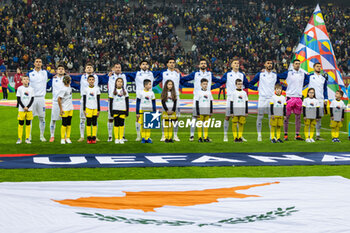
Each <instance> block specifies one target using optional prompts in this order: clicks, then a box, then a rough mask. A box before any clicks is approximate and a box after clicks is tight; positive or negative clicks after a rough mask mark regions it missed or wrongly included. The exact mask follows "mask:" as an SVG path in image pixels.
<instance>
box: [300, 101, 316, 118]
mask: <svg viewBox="0 0 350 233" xmlns="http://www.w3.org/2000/svg"><path fill="white" fill-rule="evenodd" d="M303 107H305V116H304V117H306V118H308V119H316V117H317V108H318V109H320V104H319V101H318V99H316V98H313V99H310V98H309V97H307V98H305V99H304V101H303ZM318 111H320V110H318Z"/></svg>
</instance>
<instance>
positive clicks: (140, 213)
mask: <svg viewBox="0 0 350 233" xmlns="http://www.w3.org/2000/svg"><path fill="white" fill-rule="evenodd" d="M349 193H350V181H349V180H348V179H345V178H342V177H293V178H218V179H175V180H122V181H80V182H78V181H75V182H24V183H21V182H17V183H7V182H5V183H0V208H1V210H2V211H1V212H0V219H1V221H0V229H1V231H2V232H7V233H10V232H27V233H30V232H35V233H37V232H50V233H51V232H85V233H86V232H104V233H106V232H118V233H123V232H127V233H130V232H142V233H148V232H152V233H154V232H162V233H168V232H171V233H175V232H190V233H193V232H201V233H202V232H203V233H205V232H208V233H212V232H229V233H233V232H260V233H261V232H269V233H270V232H284V233H285V232H293V233H294V232H308V233H311V232H317V233H318V232H348V230H349V229H350V221H349V216H350V202H349Z"/></svg>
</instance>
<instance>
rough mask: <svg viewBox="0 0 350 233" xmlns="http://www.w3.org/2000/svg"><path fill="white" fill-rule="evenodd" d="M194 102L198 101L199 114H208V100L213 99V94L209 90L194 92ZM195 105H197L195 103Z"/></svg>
mask: <svg viewBox="0 0 350 233" xmlns="http://www.w3.org/2000/svg"><path fill="white" fill-rule="evenodd" d="M194 100H195V104H197V101H198V103H199V114H200V115H209V114H210V102H211V101H212V100H213V95H212V94H211V91H210V90H208V89H207V90H206V91H204V90H202V89H200V90H199V91H197V92H196V94H195V96H194ZM196 106H197V105H196Z"/></svg>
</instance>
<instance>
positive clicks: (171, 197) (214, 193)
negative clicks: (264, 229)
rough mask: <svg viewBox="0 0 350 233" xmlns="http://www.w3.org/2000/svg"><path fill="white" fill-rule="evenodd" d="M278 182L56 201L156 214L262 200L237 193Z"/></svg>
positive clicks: (129, 193) (88, 206)
mask: <svg viewBox="0 0 350 233" xmlns="http://www.w3.org/2000/svg"><path fill="white" fill-rule="evenodd" d="M278 183H279V182H273V183H263V184H253V185H246V186H237V187H231V188H218V189H204V190H190V191H140V192H124V193H125V196H123V197H81V198H78V199H65V200H54V201H55V202H58V203H60V204H63V205H68V206H75V207H87V208H99V209H111V210H123V209H135V210H143V211H144V212H150V211H152V212H155V209H156V208H160V207H163V206H193V205H200V204H210V203H214V202H218V199H219V198H247V197H259V196H258V195H246V194H241V193H237V192H236V191H238V190H247V189H250V188H254V187H260V186H266V185H271V184H278Z"/></svg>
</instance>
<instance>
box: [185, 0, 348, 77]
mask: <svg viewBox="0 0 350 233" xmlns="http://www.w3.org/2000/svg"><path fill="white" fill-rule="evenodd" d="M215 2H216V4H215V5H213V4H203V3H202V4H201V5H193V4H188V5H187V6H188V7H187V8H186V10H185V12H184V15H183V23H184V27H185V28H186V34H187V36H186V38H187V37H188V38H191V39H192V41H193V43H194V44H195V49H194V55H196V58H197V59H198V58H199V57H206V58H207V59H208V60H211V62H212V67H213V69H214V71H215V72H218V73H223V72H225V71H226V70H225V69H227V68H229V62H228V61H229V59H232V57H234V56H238V57H241V58H243V59H242V61H241V64H242V67H241V69H242V70H243V71H245V72H247V73H255V72H257V71H258V70H259V69H260V67H262V63H263V61H264V60H265V59H266V58H267V57H274V58H275V59H276V60H275V63H276V69H277V70H278V71H282V70H285V69H287V68H288V66H289V63H290V61H291V59H292V56H293V47H294V46H296V45H298V43H299V40H300V37H301V35H302V33H303V31H304V29H305V26H306V22H308V21H309V19H310V16H311V14H312V12H313V10H314V8H315V6H314V5H312V6H311V5H310V6H304V7H296V6H294V5H293V3H292V4H290V5H286V4H283V2H281V3H280V4H277V3H274V4H273V3H269V2H268V1H266V2H262V3H261V4H255V3H254V2H253V3H252V2H251V1H249V2H248V1H247V2H246V3H242V4H241V5H239V6H233V7H229V5H227V4H225V1H215ZM322 11H323V12H322V13H323V14H324V17H325V21H326V26H327V29H328V32H329V34H330V38H331V41H332V44H333V47H334V50H335V54H336V57H337V59H338V65H339V67H340V68H341V69H342V70H343V71H344V72H345V73H348V72H349V65H350V64H349V63H348V62H349V55H350V39H349V29H350V24H349V23H348V20H349V13H350V12H349V11H350V9H349V8H341V7H339V6H328V7H323V8H322ZM214 67H215V68H214Z"/></svg>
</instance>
